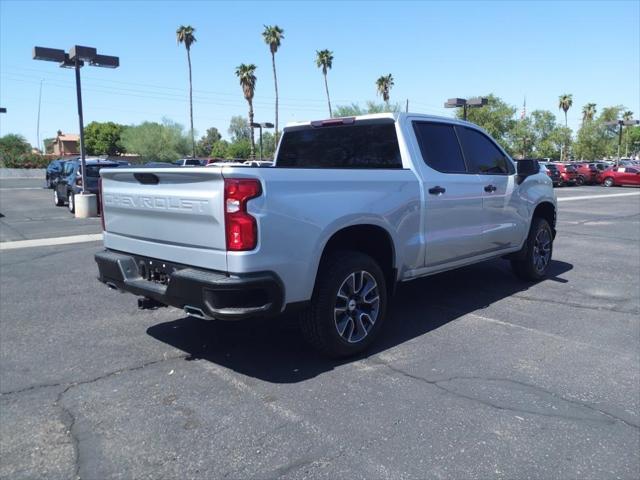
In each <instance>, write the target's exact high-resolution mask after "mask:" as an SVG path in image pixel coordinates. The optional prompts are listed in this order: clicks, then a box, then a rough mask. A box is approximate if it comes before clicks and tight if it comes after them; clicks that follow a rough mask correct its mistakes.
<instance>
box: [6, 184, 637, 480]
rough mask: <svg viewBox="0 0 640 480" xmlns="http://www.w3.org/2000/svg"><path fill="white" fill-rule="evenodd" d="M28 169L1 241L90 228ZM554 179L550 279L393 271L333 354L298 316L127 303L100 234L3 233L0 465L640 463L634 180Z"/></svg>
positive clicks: (618, 470)
mask: <svg viewBox="0 0 640 480" xmlns="http://www.w3.org/2000/svg"><path fill="white" fill-rule="evenodd" d="M38 187H40V183H39V182H38V181H37V180H21V181H16V180H0V214H2V217H0V242H3V243H4V244H5V245H9V243H7V242H14V241H23V240H30V239H43V238H51V237H62V236H71V235H87V234H95V233H99V231H100V224H99V220H98V219H89V220H84V221H79V220H75V219H73V218H72V217H71V215H70V214H69V213H68V212H67V211H66V209H64V208H60V207H58V208H56V207H54V206H53V202H52V200H51V192H50V191H48V190H44V189H40V188H38ZM557 194H558V198H559V199H560V203H559V224H558V231H559V233H558V237H557V239H556V243H555V250H554V261H553V264H552V276H551V278H549V279H548V280H546V281H543V282H540V283H538V284H527V283H524V282H521V281H519V280H517V279H516V278H515V277H514V276H513V275H512V274H511V272H510V270H509V267H508V264H507V263H506V262H504V261H492V262H486V263H483V264H480V265H476V266H473V267H468V268H464V269H461V270H458V271H454V272H448V273H445V274H441V275H437V276H434V277H430V278H427V279H423V280H418V281H415V282H412V283H409V284H405V285H403V286H402V287H401V288H400V289H399V292H398V295H397V297H396V298H395V301H394V303H393V306H392V309H391V315H390V318H389V320H390V321H388V323H387V324H386V325H385V332H384V338H383V339H382V341H380V342H378V343H377V344H376V345H375V347H374V348H373V349H372V350H371V351H370V352H368V353H367V355H365V356H363V357H361V358H358V359H352V360H348V361H343V362H331V361H327V360H325V359H323V358H322V357H320V356H318V355H317V354H316V353H315V352H314V351H313V350H311V349H310V348H307V346H306V345H305V344H303V343H302V340H301V338H300V336H299V333H298V331H297V328H296V326H295V323H294V322H292V321H291V319H289V318H282V319H277V320H275V321H273V320H272V321H269V322H264V321H263V322H245V323H216V322H213V323H212V322H204V321H199V320H195V319H190V318H185V316H184V314H183V313H182V312H181V311H179V310H176V309H172V308H165V309H159V310H155V311H138V310H137V308H136V303H135V298H134V297H132V296H130V295H123V294H119V293H117V292H114V291H111V290H108V289H107V288H106V287H104V286H103V285H101V284H99V283H98V281H97V280H96V278H95V277H96V267H95V264H94V261H93V254H94V253H95V252H96V251H98V250H99V249H100V248H101V247H100V244H99V243H98V242H85V243H77V244H71V245H50V246H40V247H31V248H12V249H4V250H0V316H1V321H0V359H1V363H0V391H1V393H2V394H1V395H0V477H1V478H7V479H9V478H10V479H20V478H29V479H32V478H47V479H53V478H64V479H69V478H77V477H79V478H83V479H106V478H123V479H128V478H154V479H155V478H176V479H178V478H179V479H186V478H203V479H210V478H230V479H239V478H254V477H255V478H291V479H300V478H328V479H337V478H350V479H352V478H367V479H371V478H391V479H395V478H414V479H423V478H452V479H470V478H472V479H486V478H509V479H511V478H535V479H550V478H585V479H586V478H592V479H609V478H625V479H626V478H628V479H637V478H639V477H640V456H639V454H638V452H640V348H639V346H640V190H639V189H632V188H612V189H605V188H602V187H575V188H563V189H558V190H557ZM613 194H626V195H624V196H609V195H613ZM582 197H587V198H582ZM590 197H593V198H590ZM14 245H15V244H14ZM0 248H2V244H0Z"/></svg>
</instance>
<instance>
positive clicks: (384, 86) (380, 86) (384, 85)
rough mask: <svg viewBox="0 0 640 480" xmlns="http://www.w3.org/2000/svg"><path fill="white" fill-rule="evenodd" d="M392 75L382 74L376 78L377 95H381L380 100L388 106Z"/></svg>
mask: <svg viewBox="0 0 640 480" xmlns="http://www.w3.org/2000/svg"><path fill="white" fill-rule="evenodd" d="M393 85H394V83H393V75H391V74H389V75H382V76H381V77H379V78H378V80H376V90H377V92H378V95H380V96H381V97H382V100H383V101H384V103H385V104H386V105H387V108H389V94H390V93H391V87H393Z"/></svg>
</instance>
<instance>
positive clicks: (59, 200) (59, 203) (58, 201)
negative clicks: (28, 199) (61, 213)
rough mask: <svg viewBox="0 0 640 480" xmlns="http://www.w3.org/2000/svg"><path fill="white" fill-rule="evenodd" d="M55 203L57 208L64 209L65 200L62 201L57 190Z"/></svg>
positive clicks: (55, 190)
mask: <svg viewBox="0 0 640 480" xmlns="http://www.w3.org/2000/svg"><path fill="white" fill-rule="evenodd" d="M53 203H54V205H55V206H56V207H62V206H63V205H64V200H62V199H61V198H60V195H58V189H57V188H54V189H53Z"/></svg>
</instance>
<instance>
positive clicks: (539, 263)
mask: <svg viewBox="0 0 640 480" xmlns="http://www.w3.org/2000/svg"><path fill="white" fill-rule="evenodd" d="M101 175H102V182H101V183H102V185H101V188H102V190H101V202H102V211H103V212H104V213H103V228H104V246H105V250H104V251H102V252H99V253H98V254H97V255H96V257H95V259H96V261H97V263H98V267H99V271H100V274H99V279H100V281H102V282H104V283H105V284H107V285H108V286H109V287H111V288H116V289H119V290H124V291H128V292H131V293H133V294H135V295H138V296H140V297H142V299H141V300H142V305H145V304H146V303H145V302H152V303H156V304H163V305H171V306H175V307H178V308H181V309H184V311H185V312H186V313H187V314H188V315H191V316H195V317H198V318H203V319H221V320H237V319H245V318H248V317H255V316H275V315H278V314H280V313H281V312H284V311H285V309H286V310H295V309H299V310H300V313H301V314H300V318H301V327H302V328H301V329H302V332H303V335H304V336H305V337H306V339H307V340H308V341H310V342H311V344H313V345H314V346H315V347H317V348H318V349H320V350H321V351H322V352H324V353H325V354H327V355H330V356H334V357H340V356H348V355H352V354H355V353H357V352H359V351H361V350H363V349H364V348H366V347H367V346H368V345H369V344H370V343H371V342H372V341H374V339H375V337H376V335H377V334H378V332H379V331H380V328H381V326H382V323H383V321H384V319H385V316H386V312H387V309H388V305H389V300H390V297H391V295H392V293H393V292H394V288H395V286H396V284H397V283H398V282H406V281H409V280H413V279H415V278H419V277H424V276H426V275H432V274H436V273H439V272H443V271H445V270H451V269H454V268H458V267H462V266H465V265H469V264H472V263H476V262H481V261H484V260H487V259H490V258H494V257H503V258H506V259H509V260H510V261H511V263H512V265H513V269H514V271H515V273H516V274H517V275H518V276H520V277H521V278H525V279H528V280H534V281H535V280H539V279H541V278H543V277H544V275H545V273H546V270H547V268H548V266H549V263H550V260H551V253H552V243H553V239H554V237H555V224H556V199H555V195H554V193H553V188H552V184H551V180H550V179H549V177H548V176H547V175H545V174H544V173H540V172H539V167H538V164H537V162H535V161H533V160H527V161H520V162H517V166H516V163H515V162H514V161H513V160H512V159H511V158H510V157H509V155H507V154H506V153H505V152H504V150H503V149H502V148H500V146H499V145H498V144H497V143H496V142H495V141H494V140H492V139H491V138H490V137H489V136H488V135H487V134H486V133H485V132H484V131H482V130H481V129H479V128H478V127H477V126H475V125H473V124H470V123H467V122H462V121H456V120H452V119H449V118H440V117H433V116H426V115H417V114H410V113H406V114H405V113H400V114H378V115H366V116H362V117H355V118H353V117H351V118H337V119H335V118H334V119H330V120H324V121H316V122H306V123H297V124H293V125H289V126H287V127H286V128H285V129H284V132H283V136H282V138H281V141H280V144H279V146H278V150H277V153H276V159H275V165H274V166H272V167H267V166H265V167H250V166H242V165H233V166H208V167H194V168H188V169H187V168H161V169H151V168H126V169H125V168H118V169H113V170H102V171H101Z"/></svg>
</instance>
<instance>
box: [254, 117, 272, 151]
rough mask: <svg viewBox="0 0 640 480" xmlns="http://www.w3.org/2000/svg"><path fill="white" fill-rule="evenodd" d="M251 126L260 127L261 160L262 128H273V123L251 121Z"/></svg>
mask: <svg viewBox="0 0 640 480" xmlns="http://www.w3.org/2000/svg"><path fill="white" fill-rule="evenodd" d="M251 128H259V129H260V160H262V129H263V128H273V123H271V122H263V123H258V122H251Z"/></svg>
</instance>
